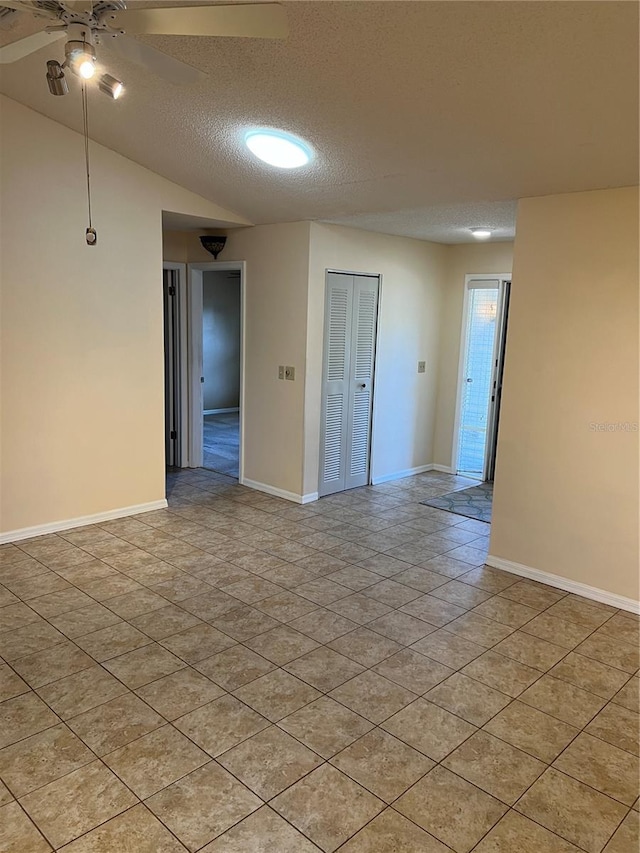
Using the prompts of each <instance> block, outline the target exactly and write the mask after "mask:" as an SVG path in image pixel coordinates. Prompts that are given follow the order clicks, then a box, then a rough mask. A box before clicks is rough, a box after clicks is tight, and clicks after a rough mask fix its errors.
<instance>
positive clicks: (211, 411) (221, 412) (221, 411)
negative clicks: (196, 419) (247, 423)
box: [202, 406, 240, 415]
mask: <svg viewBox="0 0 640 853" xmlns="http://www.w3.org/2000/svg"><path fill="white" fill-rule="evenodd" d="M239 411H240V408H239V406H236V407H235V408H231V409H203V410H202V414H203V415H226V414H227V413H228V412H239Z"/></svg>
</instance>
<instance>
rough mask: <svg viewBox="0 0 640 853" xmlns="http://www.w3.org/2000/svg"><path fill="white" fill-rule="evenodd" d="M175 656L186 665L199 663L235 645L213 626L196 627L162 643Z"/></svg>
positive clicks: (174, 635) (167, 638)
mask: <svg viewBox="0 0 640 853" xmlns="http://www.w3.org/2000/svg"><path fill="white" fill-rule="evenodd" d="M160 645H162V646H164V647H165V648H166V649H168V650H169V651H170V652H172V653H173V654H175V655H177V656H178V657H179V658H182V660H183V661H185V663H189V664H193V663H198V662H199V661H201V660H204V659H205V658H208V657H211V655H214V654H216V652H221V651H223V650H224V649H228V648H229V647H230V646H233V645H235V642H234V640H232V639H231V638H230V637H228V636H227V635H226V634H223V633H222V632H221V631H219V630H218V629H217V628H214V627H213V626H211V625H195V626H194V627H193V628H187V629H186V630H185V631H180V633H178V634H173V635H172V636H171V637H166V638H165V639H164V640H161V641H160Z"/></svg>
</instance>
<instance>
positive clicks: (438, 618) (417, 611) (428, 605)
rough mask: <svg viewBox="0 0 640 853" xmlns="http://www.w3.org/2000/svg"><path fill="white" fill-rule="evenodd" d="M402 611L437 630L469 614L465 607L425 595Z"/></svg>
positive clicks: (411, 602) (404, 606)
mask: <svg viewBox="0 0 640 853" xmlns="http://www.w3.org/2000/svg"><path fill="white" fill-rule="evenodd" d="M401 611H402V612H403V613H409V614H410V615H411V616H416V617H417V618H418V619H423V620H424V621H425V622H429V624H431V625H435V626H436V627H437V628H442V627H443V626H444V625H447V624H448V623H449V622H453V620H454V619H457V618H458V616H462V615H464V614H465V613H466V612H467V611H466V609H465V608H464V607H458V605H457V604H451V603H450V602H448V601H443V600H442V599H440V598H434V597H433V596H432V595H423V596H422V598H416V599H415V601H410V602H409V604H405V605H403V607H402V608H401Z"/></svg>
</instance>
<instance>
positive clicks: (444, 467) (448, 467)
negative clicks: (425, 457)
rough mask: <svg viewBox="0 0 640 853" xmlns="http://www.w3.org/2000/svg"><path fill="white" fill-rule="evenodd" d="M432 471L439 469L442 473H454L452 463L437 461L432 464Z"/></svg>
mask: <svg viewBox="0 0 640 853" xmlns="http://www.w3.org/2000/svg"><path fill="white" fill-rule="evenodd" d="M431 470H432V471H439V472H440V473H441V474H453V468H452V467H451V465H436V464H435V462H434V464H433V465H432V466H431Z"/></svg>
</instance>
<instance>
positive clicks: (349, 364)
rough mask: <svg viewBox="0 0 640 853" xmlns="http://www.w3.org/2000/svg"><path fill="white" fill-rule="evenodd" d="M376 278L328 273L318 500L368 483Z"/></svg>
mask: <svg viewBox="0 0 640 853" xmlns="http://www.w3.org/2000/svg"><path fill="white" fill-rule="evenodd" d="M378 287H379V280H378V278H377V277H376V276H364V275H348V274H345V273H327V292H326V303H325V341H324V366H323V387H322V414H321V419H322V420H321V435H320V447H321V451H320V484H319V494H320V495H321V496H322V495H330V494H333V493H334V492H340V491H343V490H344V489H352V488H355V487H356V486H364V485H366V484H367V483H368V482H369V455H370V448H371V410H372V404H373V370H374V363H375V343H376V321H377V314H378Z"/></svg>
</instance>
